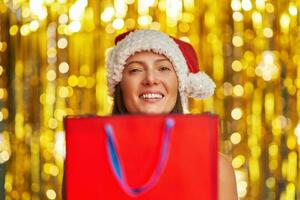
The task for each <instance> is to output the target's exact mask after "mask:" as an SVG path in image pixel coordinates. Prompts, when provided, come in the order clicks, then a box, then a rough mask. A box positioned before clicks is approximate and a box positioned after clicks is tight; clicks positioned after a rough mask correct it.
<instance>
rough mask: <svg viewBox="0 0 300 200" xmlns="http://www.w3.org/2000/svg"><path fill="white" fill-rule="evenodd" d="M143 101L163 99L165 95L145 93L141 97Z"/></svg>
mask: <svg viewBox="0 0 300 200" xmlns="http://www.w3.org/2000/svg"><path fill="white" fill-rule="evenodd" d="M139 97H140V98H142V99H162V98H164V95H163V94H160V93H144V94H141V95H140V96H139Z"/></svg>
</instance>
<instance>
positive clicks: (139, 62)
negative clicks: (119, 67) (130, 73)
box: [125, 60, 145, 67]
mask: <svg viewBox="0 0 300 200" xmlns="http://www.w3.org/2000/svg"><path fill="white" fill-rule="evenodd" d="M133 63H137V64H141V65H144V64H145V63H144V62H143V61H138V60H133V61H130V62H129V63H127V64H126V65H125V67H127V66H129V65H131V64H133Z"/></svg>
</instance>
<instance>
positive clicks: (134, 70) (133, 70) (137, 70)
mask: <svg viewBox="0 0 300 200" xmlns="http://www.w3.org/2000/svg"><path fill="white" fill-rule="evenodd" d="M140 71H141V70H140V69H137V68H134V69H130V70H129V73H136V72H140Z"/></svg>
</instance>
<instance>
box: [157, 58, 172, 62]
mask: <svg viewBox="0 0 300 200" xmlns="http://www.w3.org/2000/svg"><path fill="white" fill-rule="evenodd" d="M162 61H168V62H170V60H169V59H167V58H161V59H157V60H155V62H156V63H158V62H162Z"/></svg>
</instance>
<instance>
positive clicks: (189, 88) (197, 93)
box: [186, 72, 216, 99]
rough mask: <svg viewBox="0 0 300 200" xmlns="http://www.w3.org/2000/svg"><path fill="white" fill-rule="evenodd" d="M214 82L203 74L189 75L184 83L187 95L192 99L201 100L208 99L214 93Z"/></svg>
mask: <svg viewBox="0 0 300 200" xmlns="http://www.w3.org/2000/svg"><path fill="white" fill-rule="evenodd" d="M215 87H216V85H215V83H214V81H213V80H212V79H211V78H210V77H209V76H208V75H207V74H205V73H204V72H198V73H189V75H188V77H187V81H186V92H187V95H188V96H190V97H193V98H198V99H203V98H206V97H210V96H212V95H213V94H214V91H215Z"/></svg>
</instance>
